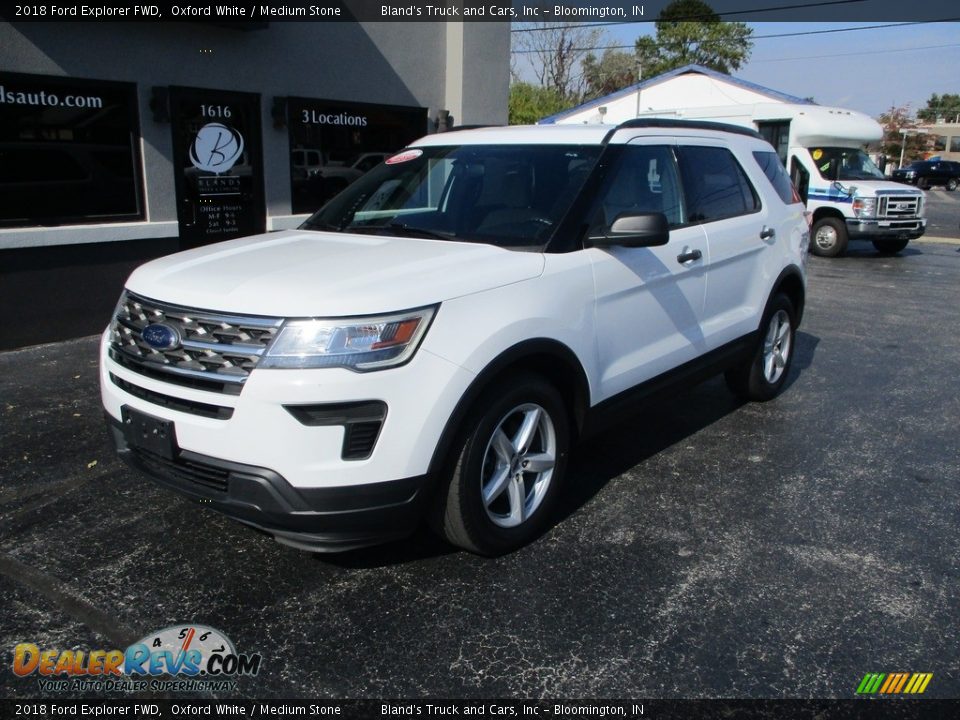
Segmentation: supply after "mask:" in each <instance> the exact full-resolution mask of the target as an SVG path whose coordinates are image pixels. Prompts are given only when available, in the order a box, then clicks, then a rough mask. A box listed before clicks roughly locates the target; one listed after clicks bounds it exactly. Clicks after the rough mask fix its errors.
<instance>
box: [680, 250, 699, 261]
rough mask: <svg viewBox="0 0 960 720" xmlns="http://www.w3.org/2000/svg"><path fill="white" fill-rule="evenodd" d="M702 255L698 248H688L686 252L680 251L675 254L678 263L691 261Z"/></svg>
mask: <svg viewBox="0 0 960 720" xmlns="http://www.w3.org/2000/svg"><path fill="white" fill-rule="evenodd" d="M702 257H703V253H702V252H700V251H699V250H688V251H687V252H683V253H680V254H679V255H677V262H678V263H680V264H683V263H688V262H692V261H694V260H699V259H700V258H702Z"/></svg>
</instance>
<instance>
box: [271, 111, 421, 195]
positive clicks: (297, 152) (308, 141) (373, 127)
mask: <svg viewBox="0 0 960 720" xmlns="http://www.w3.org/2000/svg"><path fill="white" fill-rule="evenodd" d="M287 114H288V115H287V121H288V126H289V128H290V185H291V195H292V198H293V203H292V205H293V212H294V213H307V212H310V213H312V212H314V211H316V210H317V209H319V208H320V207H321V206H322V205H323V204H324V203H325V202H326V201H327V200H329V199H330V198H331V197H333V196H334V195H336V194H337V193H338V192H340V191H341V190H343V189H344V188H345V187H346V186H347V185H349V184H350V183H352V182H353V181H354V180H356V179H357V178H358V177H360V176H361V175H363V174H364V173H365V172H367V171H369V170H370V169H371V168H373V167H376V166H377V165H379V164H380V163H381V162H382V161H383V159H384V158H386V157H388V156H389V155H392V154H393V153H395V152H396V151H397V150H400V149H402V148H403V147H405V146H406V145H408V144H409V143H411V142H413V141H414V140H416V139H417V138H420V137H423V136H424V135H426V133H427V110H426V108H418V107H408V106H401V105H375V104H370V103H349V102H339V101H335V100H311V99H307V98H288V100H287Z"/></svg>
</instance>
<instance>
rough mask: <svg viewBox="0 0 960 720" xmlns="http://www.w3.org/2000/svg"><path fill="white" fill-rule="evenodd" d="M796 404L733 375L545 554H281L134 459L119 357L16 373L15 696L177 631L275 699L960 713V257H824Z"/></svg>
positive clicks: (8, 449) (6, 556) (62, 348)
mask: <svg viewBox="0 0 960 720" xmlns="http://www.w3.org/2000/svg"><path fill="white" fill-rule="evenodd" d="M810 265H811V266H810V285H809V299H808V303H807V312H806V316H805V319H804V324H803V326H802V327H801V331H800V333H799V334H798V338H797V353H798V354H797V356H796V358H795V363H794V366H793V370H792V373H791V376H790V380H789V387H788V388H787V389H786V391H785V392H784V394H783V395H782V396H781V397H780V398H778V399H777V400H774V401H772V402H770V403H767V404H762V405H743V404H741V403H740V402H738V401H737V400H735V399H734V397H733V396H732V395H731V394H730V393H728V391H727V390H726V388H725V386H724V384H723V382H722V380H720V379H714V380H712V381H709V382H707V383H705V384H703V385H700V386H698V387H696V388H692V389H690V390H687V391H685V392H684V393H683V395H682V396H680V397H678V398H676V399H675V400H674V401H672V402H666V403H660V404H656V405H648V406H645V407H643V408H639V409H638V413H637V415H636V417H635V418H633V419H632V420H630V421H628V422H625V423H623V424H622V425H620V426H619V427H618V428H617V429H616V431H614V432H612V433H608V434H606V435H604V436H602V437H600V438H598V439H596V440H593V441H591V442H590V443H589V444H587V445H585V446H583V447H581V448H580V449H579V450H578V452H577V454H576V458H575V462H574V466H573V467H572V472H571V474H570V481H571V482H570V486H568V488H567V492H566V495H565V501H564V503H563V507H562V511H561V512H560V513H559V514H558V516H557V517H556V522H555V524H554V525H553V526H552V528H551V529H550V530H549V531H548V532H547V534H546V535H545V536H544V537H542V538H541V539H540V540H539V541H537V542H535V543H534V544H532V545H530V546H528V547H526V548H524V549H523V550H521V551H519V552H516V553H514V554H512V555H509V556H507V557H503V558H499V559H495V560H487V559H481V558H478V557H474V556H472V555H469V554H467V553H463V552H454V551H452V550H451V549H449V548H447V547H445V546H444V545H442V544H441V543H440V541H438V540H436V539H434V538H433V536H431V535H430V534H429V533H427V532H426V531H423V532H421V533H419V534H417V535H416V536H414V537H413V538H411V539H410V540H408V541H404V542H401V543H395V544H393V545H388V546H384V547H378V548H371V549H367V550H363V551H356V552H352V553H349V554H344V555H339V556H314V555H309V554H306V553H303V552H300V551H297V550H292V549H290V548H286V547H283V546H280V545H278V544H276V543H274V542H273V541H272V540H271V539H269V538H267V537H265V536H263V535H260V534H257V533H255V532H253V531H251V530H249V529H246V528H244V527H242V526H240V525H238V524H234V523H232V522H230V521H228V520H226V519H224V518H221V517H220V516H218V515H216V514H214V513H212V512H209V511H207V510H205V509H203V508H202V507H201V506H199V505H196V504H193V503H190V502H189V501H186V500H184V499H181V498H180V497H179V496H176V495H174V494H171V493H169V492H167V491H164V490H161V489H159V488H157V487H155V486H154V485H152V484H151V483H150V482H148V481H146V480H144V479H142V478H140V477H138V476H136V475H135V474H134V473H133V472H131V471H129V470H128V469H127V468H126V467H125V466H123V465H122V464H121V463H120V462H119V461H117V460H116V459H115V457H114V455H113V453H112V449H111V448H110V446H109V444H108V440H107V436H106V433H105V431H104V428H103V421H102V414H101V409H100V405H99V396H98V391H97V384H96V383H97V375H96V342H95V339H93V338H86V339H82V340H77V341H71V342H66V343H59V344H56V345H46V346H40V347H35V348H30V349H26V350H21V351H15V352H10V353H3V354H0V417H2V425H0V428H2V429H0V478H2V480H0V591H2V594H3V597H4V602H3V605H2V609H0V613H2V621H0V647H2V648H4V651H5V652H6V653H7V658H8V661H7V662H5V663H4V665H5V667H4V668H3V669H2V670H0V695H2V696H3V697H31V696H33V697H37V696H39V695H40V693H39V691H38V686H37V681H36V676H32V677H30V678H26V679H21V678H17V677H16V676H14V675H13V673H12V672H10V665H9V658H10V657H11V654H12V650H13V647H14V646H15V645H16V644H17V643H21V642H32V643H35V644H37V645H38V646H40V647H41V648H44V647H57V648H61V649H66V648H79V649H85V650H87V649H97V648H102V649H108V648H120V649H123V648H125V647H127V645H128V644H130V643H132V642H134V641H136V640H138V639H139V638H141V637H143V636H145V635H147V634H148V633H150V632H151V631H156V630H159V629H161V628H164V627H166V626H169V625H171V624H176V623H203V624H207V625H210V626H213V627H215V628H219V629H220V630H222V631H223V632H224V633H225V634H226V635H228V636H229V637H230V638H231V639H232V640H233V642H234V643H235V645H236V647H237V649H238V650H240V651H242V652H259V653H261V654H262V656H263V665H262V667H261V670H260V673H259V674H258V675H257V676H256V677H250V678H242V679H241V680H240V681H239V685H238V690H237V694H238V695H239V696H246V697H287V698H295V697H413V696H417V697H422V696H432V697H438V696H443V697H467V698H469V697H511V696H512V697H552V698H560V697H567V698H574V697H648V698H659V697H686V698H704V697H706V698H712V697H751V698H753V697H765V698H766V697H773V698H779V697H841V698H843V697H853V696H854V692H855V690H856V688H857V685H858V684H859V683H860V681H861V679H862V678H863V677H864V674H865V673H868V672H886V673H889V672H932V673H933V679H932V681H931V682H930V684H929V686H928V688H927V690H926V693H925V696H928V697H957V696H960V676H958V667H960V636H958V626H957V622H956V619H957V617H958V616H960V504H958V491H960V453H958V442H957V438H958V427H960V393H958V392H957V389H958V386H960V333H958V332H957V319H958V308H960V247H957V246H952V245H946V244H931V243H914V244H911V245H910V246H909V247H908V249H907V250H906V251H905V252H904V253H903V254H902V255H900V256H896V257H880V256H878V255H876V254H875V253H874V252H873V249H872V247H871V246H869V244H866V245H863V246H862V247H859V246H858V247H852V250H851V253H850V254H849V256H848V257H845V258H840V259H837V260H823V259H820V258H812V259H811V263H810Z"/></svg>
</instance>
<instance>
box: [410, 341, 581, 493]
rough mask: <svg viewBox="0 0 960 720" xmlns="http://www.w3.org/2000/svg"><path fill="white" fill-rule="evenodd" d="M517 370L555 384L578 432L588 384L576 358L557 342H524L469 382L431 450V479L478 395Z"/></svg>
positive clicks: (510, 349)
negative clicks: (546, 378) (497, 380)
mask: <svg viewBox="0 0 960 720" xmlns="http://www.w3.org/2000/svg"><path fill="white" fill-rule="evenodd" d="M521 369H526V370H532V371H534V372H539V373H541V374H544V375H546V376H547V377H548V378H550V379H551V380H552V381H553V382H555V383H556V384H558V385H559V387H558V389H559V390H560V391H561V395H562V396H563V398H564V401H565V402H566V403H567V406H568V408H569V409H570V411H571V419H572V420H573V422H572V427H573V429H574V431H575V433H578V432H579V430H580V429H581V428H582V427H583V423H584V420H585V418H586V414H587V408H588V407H589V405H590V383H589V381H588V380H587V375H586V373H585V372H584V370H583V366H582V365H581V363H580V360H579V358H578V357H577V355H576V353H574V352H573V350H571V349H570V348H569V347H567V346H566V345H564V344H563V343H561V342H559V341H558V340H552V339H549V338H535V339H531V340H524V341H523V342H521V343H518V344H516V345H514V346H512V347H510V348H508V349H507V350H504V351H503V352H502V353H500V354H499V355H497V356H496V357H495V358H494V359H493V360H492V361H491V362H490V363H489V364H487V366H486V367H485V368H484V369H483V370H481V371H480V373H479V374H478V375H477V377H476V378H474V380H473V382H472V383H470V386H469V387H468V388H467V391H466V392H465V393H464V394H463V397H461V398H460V401H459V402H458V403H457V406H456V407H455V408H454V410H453V413H451V415H450V417H449V419H448V420H447V424H446V425H445V426H444V429H443V432H442V433H441V435H440V440H439V441H438V442H437V446H436V447H435V448H434V450H433V457H432V459H431V460H430V466H429V468H428V475H429V476H430V477H431V478H434V479H435V478H437V477H439V476H440V475H441V474H442V472H441V471H442V470H443V466H444V464H445V463H446V462H447V458H448V455H449V452H450V449H451V447H452V445H453V442H454V440H455V439H456V436H457V434H458V433H459V432H460V429H461V428H462V427H463V422H464V420H466V419H467V416H468V415H469V413H470V410H471V408H473V406H474V405H475V404H476V402H477V400H478V399H479V398H480V396H481V394H482V393H483V392H484V391H485V390H486V389H487V388H488V387H490V386H491V385H492V384H493V383H494V382H495V381H496V379H497V378H498V377H499V376H501V375H503V374H504V373H506V372H510V371H512V370H521ZM571 386H572V387H571Z"/></svg>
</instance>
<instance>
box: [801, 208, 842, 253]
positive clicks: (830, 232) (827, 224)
mask: <svg viewBox="0 0 960 720" xmlns="http://www.w3.org/2000/svg"><path fill="white" fill-rule="evenodd" d="M848 239H849V238H848V236H847V226H846V224H845V223H844V222H843V220H840V219H839V218H835V217H824V218H820V219H819V220H817V222H815V223H814V224H813V230H812V231H811V233H810V251H811V252H812V253H813V254H814V255H820V256H821V257H837V256H838V255H843V253H844V252H846V250H847V241H848Z"/></svg>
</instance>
